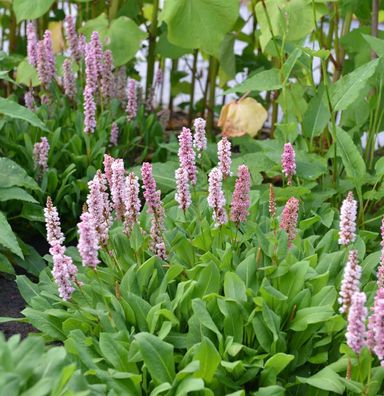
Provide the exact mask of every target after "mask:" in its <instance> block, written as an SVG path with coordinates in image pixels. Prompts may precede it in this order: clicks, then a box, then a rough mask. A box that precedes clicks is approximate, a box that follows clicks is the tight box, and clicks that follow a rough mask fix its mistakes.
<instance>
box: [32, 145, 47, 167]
mask: <svg viewBox="0 0 384 396" xmlns="http://www.w3.org/2000/svg"><path fill="white" fill-rule="evenodd" d="M48 153H49V143H48V139H47V138H46V137H42V138H41V140H40V143H35V145H34V146H33V159H34V160H35V164H36V167H37V168H39V169H40V171H41V172H45V171H46V170H47V169H48Z"/></svg>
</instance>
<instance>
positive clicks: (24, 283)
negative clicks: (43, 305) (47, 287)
mask: <svg viewBox="0 0 384 396" xmlns="http://www.w3.org/2000/svg"><path fill="white" fill-rule="evenodd" d="M16 284H17V287H18V288H19V291H20V294H21V295H22V297H23V299H24V300H25V301H26V302H27V303H28V304H30V303H31V300H32V298H33V297H36V296H39V295H40V290H39V288H38V286H37V285H36V284H35V283H33V282H32V281H31V280H29V279H28V278H27V277H26V276H25V275H18V276H17V277H16Z"/></svg>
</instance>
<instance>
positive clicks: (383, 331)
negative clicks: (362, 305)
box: [368, 288, 384, 367]
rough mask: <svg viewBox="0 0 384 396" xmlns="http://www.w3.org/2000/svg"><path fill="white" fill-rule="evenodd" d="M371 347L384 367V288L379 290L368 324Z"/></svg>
mask: <svg viewBox="0 0 384 396" xmlns="http://www.w3.org/2000/svg"><path fill="white" fill-rule="evenodd" d="M368 328H369V332H370V333H371V334H369V335H368V337H369V338H370V337H371V339H369V338H368V339H369V346H370V348H371V349H373V351H374V352H375V354H376V356H377V357H378V358H379V360H380V364H381V366H382V367H384V288H380V289H378V291H377V293H376V296H375V302H374V306H373V314H372V315H371V316H370V318H369V323H368Z"/></svg>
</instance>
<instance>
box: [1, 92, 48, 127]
mask: <svg viewBox="0 0 384 396" xmlns="http://www.w3.org/2000/svg"><path fill="white" fill-rule="evenodd" d="M0 114H4V115H5V116H8V117H11V118H16V119H20V120H24V121H27V122H28V123H29V124H31V125H32V126H35V127H37V128H40V129H41V130H43V131H48V128H47V127H46V126H45V124H44V123H43V121H41V120H40V118H39V117H38V116H37V115H36V114H35V113H34V112H33V111H31V110H29V109H27V108H26V107H24V106H21V105H19V104H18V103H16V102H13V101H12V100H9V99H4V98H0Z"/></svg>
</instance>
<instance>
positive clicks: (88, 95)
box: [83, 85, 96, 134]
mask: <svg viewBox="0 0 384 396" xmlns="http://www.w3.org/2000/svg"><path fill="white" fill-rule="evenodd" d="M83 94H84V133H86V134H90V133H94V132H95V129H96V103H95V98H94V97H93V92H92V89H91V88H90V86H89V85H86V86H85V88H84V92H83Z"/></svg>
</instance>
